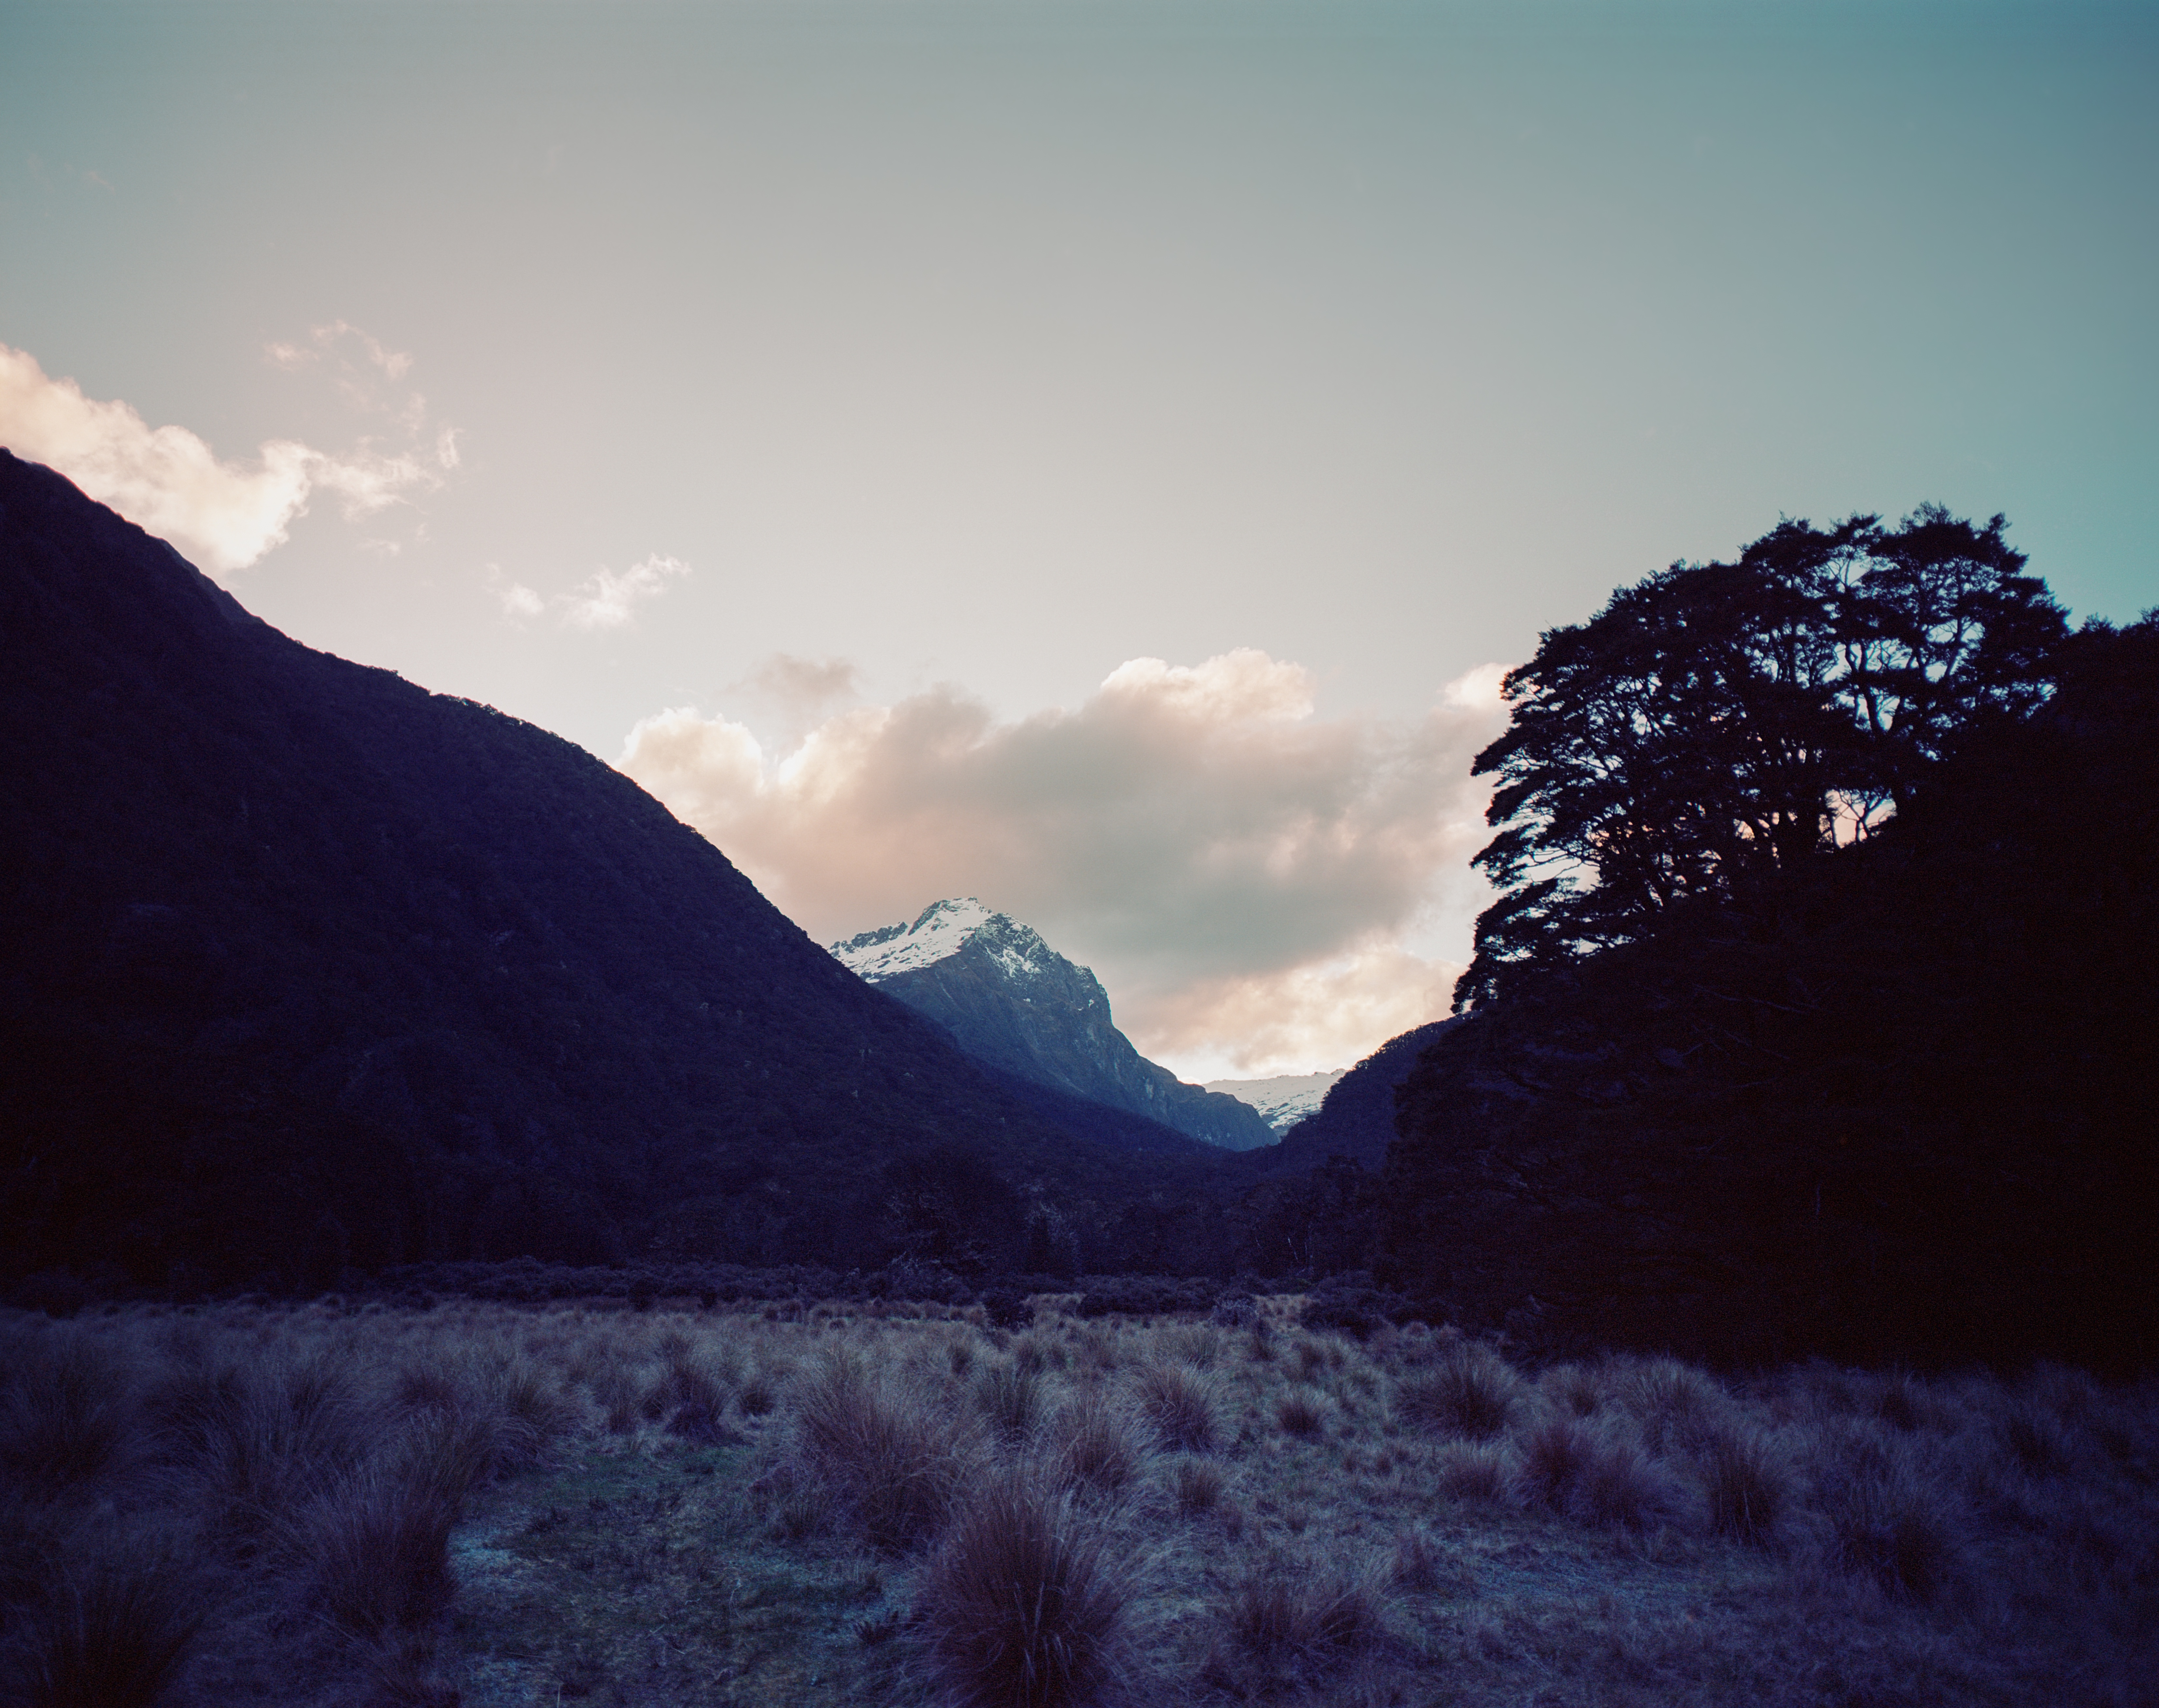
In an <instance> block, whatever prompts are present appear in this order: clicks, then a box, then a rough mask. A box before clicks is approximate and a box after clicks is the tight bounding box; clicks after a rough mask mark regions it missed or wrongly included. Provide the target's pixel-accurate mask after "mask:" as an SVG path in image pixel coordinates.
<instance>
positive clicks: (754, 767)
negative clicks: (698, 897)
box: [618, 650, 1504, 1074]
mask: <svg viewBox="0 0 2159 1708" xmlns="http://www.w3.org/2000/svg"><path fill="white" fill-rule="evenodd" d="M1483 679H1484V673H1483V672H1478V673H1473V677H1472V678H1465V679H1463V682H1462V683H1461V684H1457V685H1456V686H1455V687H1454V688H1453V690H1452V691H1448V692H1444V693H1442V695H1441V696H1439V700H1438V701H1437V704H1436V705H1435V706H1434V707H1433V709H1432V711H1431V712H1428V713H1427V714H1426V716H1424V717H1421V718H1417V719H1412V720H1406V721H1390V720H1384V719H1380V718H1375V717H1320V716H1318V715H1317V713H1316V711H1315V707H1314V696H1313V684H1312V677H1311V675H1310V674H1309V672H1307V671H1306V670H1304V669H1303V668H1302V667H1301V666H1299V665H1295V664H1292V663H1288V662H1286V661H1282V660H1276V659H1272V658H1270V657H1269V656H1267V655H1266V654H1264V653H1261V652H1256V651H1250V650H1239V651H1235V652H1231V653H1228V654H1225V655H1222V656H1220V657H1218V658H1214V659H1209V660H1207V661H1206V662H1205V663H1204V664H1202V665H1196V666H1172V665H1168V664H1166V663H1164V662H1163V661H1162V660H1158V659H1136V660H1132V661H1131V662H1130V663H1128V664H1126V665H1121V666H1120V667H1119V668H1118V669H1117V670H1115V671H1113V672H1112V673H1111V675H1110V676H1109V677H1108V679H1107V680H1105V681H1104V682H1103V684H1102V686H1101V687H1100V689H1099V690H1098V691H1096V692H1095V694H1094V695H1092V696H1090V697H1089V699H1088V700H1087V701H1085V703H1084V704H1083V705H1081V706H1080V708H1079V709H1078V710H1077V711H1073V712H1064V711H1048V712H1039V713H1037V714H1036V715H1034V716H1033V717H1027V718H1023V719H1021V720H1019V721H1017V722H1007V723H1000V722H997V721H996V720H994V719H993V718H992V717H991V715H990V713H989V712H988V710H987V709H986V707H984V706H981V704H980V703H979V702H977V701H974V700H971V699H970V698H968V697H967V696H965V695H963V694H961V693H960V692H959V691H956V690H955V689H951V688H938V689H933V690H931V691H928V692H926V693H922V694H918V695H915V696H911V697H910V698H908V699H906V700H903V701H900V702H899V703H898V704H897V705H893V706H855V707H853V708H852V709H848V710H845V711H841V712H836V713H835V714H833V715H831V716H830V717H826V719H825V721H824V722H821V723H820V724H818V725H817V726H816V727H815V728H814V729H812V730H811V731H810V733H809V735H808V736H807V737H806V738H804V739H803V740H802V741H801V743H800V745H799V746H797V747H795V748H794V749H793V751H792V752H791V753H788V754H787V755H785V757H784V758H780V757H778V756H776V755H774V754H769V753H766V752H765V751H764V748H763V747H762V746H761V745H760V744H759V743H758V740H757V738H756V737H755V736H754V735H753V733H752V732H750V730H749V729H748V727H745V726H744V725H743V724H741V723H738V722H732V721H730V720H728V719H727V718H725V717H703V716H702V715H701V714H700V713H699V712H696V710H695V709H693V708H689V707H683V708H678V709H676V710H674V711H670V712H661V713H660V714H658V715H657V716H655V717H649V718H646V719H645V720H644V721H642V722H639V724H638V725H637V727H635V728H634V730H632V731H631V732H630V734H629V739H628V741H627V743H626V744H625V746H624V751H623V754H622V757H621V758H620V760H619V762H618V763H619V765H620V766H621V769H623V770H624V771H625V772H627V773H628V774H629V775H631V776H632V777H634V778H635V779H637V780H638V781H639V783H641V784H644V785H645V787H646V788H647V789H650V790H651V791H652V792H653V793H654V794H656V795H657V796H659V798H660V800H663V801H665V803H666V804H667V805H669V806H670V808H671V809H672V810H674V811H675V812H676V815H678V816H679V817H681V818H682V819H684V820H686V822H688V823H690V824H692V825H694V826H696V827H697V828H698V829H699V830H701V831H703V832H704V833H705V834H706V835H707V836H709V837H711V838H712V841H715V842H716V843H717V844H718V845H719V846H721V847H722V849H724V850H725V851H727V854H728V856H729V857H731V858H733V860H734V861H735V862H737V863H738V865H740V866H741V867H743V869H744V870H745V871H746V872H748V873H749V875H750V876H751V877H753V878H754V879H755V880H756V881H757V882H758V884H759V886H760V887H761V888H764V891H765V893H767V894H768V895H769V896H770V897H771V898H773V900H774V901H775V902H776V903H778V904H779V906H780V907H781V908H784V910H785V911H786V912H788V913H789V914H790V915H792V916H793V917H794V918H795V919H797V920H799V921H800V923H801V924H803V926H804V927H805V929H808V930H809V931H810V933H811V934H813V935H815V936H816V937H818V938H820V939H823V940H826V941H830V940H831V939H835V938H837V937H840V936H842V935H846V934H852V932H855V931H858V930H862V929H865V928H867V927H869V926H872V925H881V924H889V923H890V922H892V921H893V920H895V919H903V918H912V917H913V916H914V914H916V913H917V912H919V910H920V909H921V908H922V907H923V906H924V904H925V903H928V902H930V901H933V900H935V899H936V898H939V897H942V896H951V895H979V896H981V898H983V900H985V901H986V902H988V903H990V904H991V906H993V907H997V908H1002V909H1003V910H1005V911H1006V912H1008V913H1010V914H1014V915H1015V916H1016V917H1017V918H1019V919H1024V920H1026V921H1027V922H1028V923H1029V924H1033V925H1034V926H1035V927H1037V928H1038V929H1040V930H1041V931H1042V932H1043V934H1044V935H1045V936H1046V937H1048V939H1049V940H1050V941H1051V942H1052V943H1053V944H1054V945H1057V946H1058V947H1059V948H1060V949H1062V950H1064V951H1065V952H1066V953H1068V954H1069V955H1073V956H1074V958H1075V959H1078V960H1083V961H1087V962H1089V963H1090V964H1091V965H1094V967H1095V970H1096V971H1097V972H1098V973H1100V975H1101V976H1102V978H1103V981H1104V982H1105V984H1106V985H1107V986H1109V988H1110V991H1111V995H1112V997H1113V999H1114V1000H1115V1002H1116V1005H1117V1015H1118V1020H1119V1023H1120V1024H1121V1025H1122V1026H1123V1027H1125V1029H1126V1031H1127V1032H1129V1033H1131V1035H1132V1037H1133V1039H1134V1041H1135V1042H1136V1043H1138V1044H1139V1045H1140V1047H1141V1048H1142V1049H1143V1050H1147V1051H1148V1052H1150V1053H1156V1054H1157V1058H1159V1059H1166V1060H1168V1061H1169V1062H1170V1064H1172V1065H1173V1066H1178V1065H1183V1064H1193V1065H1197V1064H1203V1063H1204V1064H1209V1065H1213V1064H1226V1065H1228V1066H1231V1067H1234V1068H1235V1069H1237V1070H1238V1071H1239V1072H1241V1073H1245V1074H1264V1073H1269V1072H1275V1071H1288V1070H1292V1069H1312V1068H1319V1067H1337V1066H1341V1065H1343V1064H1344V1063H1345V1062H1346V1061H1350V1060H1354V1059H1355V1058H1357V1057H1358V1056H1359V1055H1361V1054H1363V1053H1365V1052H1367V1051H1369V1049H1371V1048H1375V1047H1376V1046H1377V1045H1378V1044H1379V1043H1383V1042H1384V1041H1385V1039H1386V1038H1389V1037H1391V1036H1393V1035H1394V1034H1395V1033H1398V1032H1401V1031H1402V1030H1404V1029H1406V1027H1409V1026H1412V1025H1416V1024H1417V1023H1419V1022H1421V1021H1423V1020H1426V1019H1432V1018H1435V1017H1437V1016H1438V1015H1439V1014H1442V1013H1443V1012H1446V999H1447V988H1448V986H1450V985H1451V983H1452V976H1453V974H1454V972H1455V971H1456V969H1455V968H1453V967H1452V966H1448V965H1444V964H1442V963H1441V962H1437V961H1433V960H1426V959H1424V958H1422V957H1421V956H1419V955H1416V954H1414V953H1412V952H1411V950H1409V949H1407V948H1406V947H1405V946H1404V945H1405V943H1406V940H1408V939H1410V938H1411V936H1412V935H1413V934H1422V935H1421V936H1420V938H1419V940H1422V936H1428V935H1429V934H1430V933H1431V932H1432V929H1434V928H1435V926H1436V925H1437V927H1438V929H1440V930H1441V933H1442V935H1444V934H1446V932H1447V930H1448V929H1453V930H1454V931H1455V933H1456V934H1458V935H1460V936H1461V938H1462V939H1463V946H1464V948H1465V949H1466V945H1467V941H1468V935H1467V923H1468V919H1470V918H1471V917H1473V914H1474V912H1475V910H1476V907H1477V905H1478V902H1479V901H1480V899H1481V898H1482V895H1483V892H1482V888H1481V885H1480V884H1479V883H1478V881H1477V880H1475V879H1474V878H1473V876H1472V875H1471V874H1470V872H1468V865H1467V862H1468V858H1469V857H1470V855H1471V854H1473V852H1474V851H1476V849H1477V848H1478V846H1481V844H1482V841H1483V836H1484V835H1485V834H1486V832H1485V827H1484V825H1483V805H1484V802H1485V800H1486V798H1487V794H1488V790H1487V788H1486V786H1485V785H1484V784H1482V783H1481V782H1478V781H1475V780H1473V779H1471V777H1470V776H1469V764H1470V760H1471V758H1472V757H1473V755H1474V754H1475V753H1476V752H1477V750H1478V748H1479V747H1481V746H1482V745H1483V743H1485V742H1487V741H1489V739H1490V738H1491V737H1492V736H1493V735H1494V733H1496V732H1497V731H1498V729H1499V727H1500V726H1501V724H1502V723H1503V722H1504V712H1502V711H1501V710H1500V708H1499V707H1498V706H1497V705H1496V704H1495V703H1491V701H1490V697H1489V695H1487V694H1486V693H1484V692H1483V691H1480V689H1479V688H1478V686H1477V684H1478V681H1481V680H1483Z"/></svg>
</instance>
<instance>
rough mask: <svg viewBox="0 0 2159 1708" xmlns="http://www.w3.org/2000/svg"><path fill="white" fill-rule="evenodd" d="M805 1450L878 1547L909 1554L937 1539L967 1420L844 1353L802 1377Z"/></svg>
mask: <svg viewBox="0 0 2159 1708" xmlns="http://www.w3.org/2000/svg"><path fill="white" fill-rule="evenodd" d="M795 1420H796V1424H797V1426H798V1428H799V1429H800V1433H801V1444H802V1450H803V1452H804V1455H805V1457H806V1458H807V1459H808V1461H809V1462H810V1464H811V1465H812V1466H814V1467H815V1468H816V1469H817V1470H818V1471H820V1472H821V1473H823V1474H824V1476H825V1477H826V1478H827V1480H828V1481H829V1482H830V1483H831V1485H832V1487H833V1488H834V1490H835V1491H836V1494H837V1496H838V1498H839V1500H840V1502H841V1504H842V1505H843V1506H845V1507H846V1508H847V1509H848V1510H849V1512H850V1513H851V1514H852V1517H853V1520H854V1523H855V1524H856V1525H857V1528H858V1529H860V1531H861V1533H862V1535H863V1536H864V1538H866V1539H867V1540H868V1542H869V1543H870V1545H872V1547H875V1548H877V1549H878V1550H882V1551H883V1552H886V1553H889V1554H903V1553H905V1552H907V1551H908V1550H910V1549H913V1548H917V1547H919V1546H921V1545H923V1544H924V1543H925V1542H928V1541H929V1540H932V1539H934V1538H935V1535H936V1534H937V1532H938V1531H939V1530H940V1529H941V1528H942V1527H943V1525H944V1523H945V1519H946V1518H947V1517H948V1516H950V1513H951V1510H952V1507H953V1504H954V1503H955V1500H956V1499H957V1498H958V1497H959V1493H960V1487H961V1484H962V1483H963V1481H964V1479H965V1478H966V1472H967V1468H968V1456H967V1452H966V1448H967V1445H968V1444H967V1441H966V1426H965V1423H964V1422H963V1421H962V1420H961V1418H960V1416H958V1415H957V1413H956V1411H955V1409H954V1408H953V1407H951V1406H950V1405H947V1404H946V1403H945V1401H944V1400H943V1398H942V1396H940V1395H937V1394H935V1392H934V1391H933V1390H930V1389H929V1388H928V1387H927V1386H926V1385H923V1384H921V1383H920V1382H918V1381H910V1380H908V1379H892V1378H888V1377H885V1376H883V1375H882V1374H879V1373H878V1372H876V1371H874V1370H872V1369H870V1368H869V1367H868V1366H867V1365H866V1364H863V1363H862V1362H861V1361H860V1360H859V1359H855V1358H852V1357H851V1356H848V1355H846V1354H844V1353H841V1354H834V1355H833V1356H831V1357H829V1358H828V1359H826V1361H825V1362H824V1364H822V1365H821V1367H820V1368H819V1369H817V1370H816V1371H815V1373H813V1374H811V1375H810V1377H809V1378H807V1379H805V1381H804V1383H803V1384H802V1385H801V1387H800V1391H799V1393H798V1394H797V1395H796V1399H795Z"/></svg>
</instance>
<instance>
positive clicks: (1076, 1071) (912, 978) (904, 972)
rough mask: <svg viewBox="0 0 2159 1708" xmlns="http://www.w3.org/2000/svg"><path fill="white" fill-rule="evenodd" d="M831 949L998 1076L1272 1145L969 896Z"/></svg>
mask: <svg viewBox="0 0 2159 1708" xmlns="http://www.w3.org/2000/svg"><path fill="white" fill-rule="evenodd" d="M832 954H833V955H835V956H836V957H837V958H838V959H839V960H841V962H842V963H844V964H845V965H847V966H849V967H851V968H852V969H853V970H855V971H856V972H857V973H858V974H860V975H861V976H862V978H863V979H864V980H865V981H867V982H868V983H870V984H872V985H874V986H877V987H878V989H880V990H882V991H885V992H886V993H887V994H888V995H890V996H897V997H898V998H899V1000H900V1001H901V1002H904V1003H906V1004H907V1005H908V1006H909V1007H911V1008H913V1009H914V1010H916V1011H917V1012H919V1013H922V1014H925V1015H927V1016H929V1018H931V1019H932V1020H935V1021H936V1022H938V1023H939V1024H940V1025H942V1026H944V1027H945V1028H946V1029H947V1030H949V1031H950V1033H951V1034H952V1036H953V1037H954V1038H956V1039H957V1040H958V1041H959V1044H960V1048H961V1049H963V1050H965V1051H966V1053H968V1054H969V1055H971V1056H973V1057H975V1058H976V1059H977V1060H980V1061H982V1062H985V1063H987V1064H990V1065H991V1066H992V1067H994V1068H997V1069H1000V1070H1002V1072H1004V1073H1007V1074H1013V1075H1015V1076H1017V1078H1019V1079H1024V1080H1028V1081H1032V1082H1033V1083H1034V1084H1040V1085H1044V1086H1048V1087H1050V1088H1052V1089H1055V1090H1057V1091H1059V1092H1062V1093H1064V1094H1066V1095H1070V1096H1074V1097H1082V1098H1086V1099H1090V1100H1092V1101H1094V1102H1096V1103H1100V1104H1105V1105H1109V1106H1110V1107H1111V1108H1112V1109H1117V1110H1126V1111H1127V1112H1129V1113H1131V1114H1133V1115H1141V1116H1144V1117H1145V1118H1146V1119H1147V1120H1149V1121H1157V1122H1160V1123H1161V1124H1162V1125H1163V1126H1168V1127H1172V1128H1174V1129H1175V1130H1176V1131H1178V1132H1182V1133H1185V1134H1188V1135H1189V1136H1192V1137H1193V1138H1196V1139H1200V1140H1204V1141H1206V1142H1207V1143H1208V1144H1209V1145H1214V1146H1221V1147H1223V1148H1224V1149H1228V1150H1234V1151H1243V1150H1250V1149H1254V1148H1256V1147H1257V1146H1261V1145H1267V1144H1271V1143H1272V1142H1273V1141H1274V1136H1275V1135H1274V1132H1273V1131H1272V1129H1271V1128H1270V1127H1269V1126H1268V1125H1267V1122H1266V1119H1265V1118H1264V1117H1263V1116H1262V1115H1261V1114H1260V1112H1259V1111H1258V1110H1256V1109H1254V1108H1252V1107H1251V1105H1249V1104H1246V1103H1242V1102H1240V1101H1239V1100H1237V1099H1235V1098H1234V1097H1227V1096H1224V1095H1220V1094H1219V1093H1216V1092H1210V1091H1206V1090H1203V1089H1201V1088H1200V1087H1199V1086H1197V1085H1188V1084H1185V1083H1184V1082H1183V1081H1182V1080H1180V1079H1178V1077H1177V1075H1176V1074H1173V1073H1171V1072H1170V1071H1169V1069H1167V1068H1164V1067H1160V1066H1158V1065H1157V1064H1155V1063H1153V1062H1150V1061H1148V1060H1147V1058H1145V1057H1144V1056H1142V1055H1141V1054H1140V1053H1139V1052H1138V1051H1137V1050H1136V1049H1135V1048H1133V1047H1132V1044H1131V1040H1130V1039H1129V1038H1126V1036H1125V1035H1124V1033H1121V1032H1120V1031H1118V1030H1117V1028H1116V1025H1115V1024H1114V1023H1113V1022H1111V1017H1110V998H1109V996H1108V993H1107V992H1105V991H1104V990H1103V988H1102V984H1101V981H1100V980H1099V979H1097V978H1096V977H1095V975H1094V974H1093V973H1092V972H1090V971H1089V970H1087V969H1086V968H1085V967H1084V966H1078V965H1074V963H1073V962H1071V961H1069V960H1066V959H1065V958H1064V956H1063V955H1059V953H1058V952H1057V951H1056V950H1054V949H1052V948H1051V947H1050V946H1049V945H1048V944H1046V943H1044V942H1043V940H1042V938H1041V936H1040V935H1039V934H1038V933H1036V932H1035V931H1033V929H1030V928H1029V927H1028V926H1026V925H1023V924H1020V923H1019V922H1018V921H1017V920H1016V919H1011V918H1009V917H1008V916H1007V915H1006V914H999V913H993V912H992V911H991V909H989V908H986V907H985V906H983V905H982V903H981V902H979V901H976V900H975V899H973V898H960V899H953V900H948V901H941V902H933V903H931V904H930V905H929V907H927V908H924V909H923V911H922V914H921V916H920V917H919V919H916V920H915V921H914V923H913V924H907V923H906V922H904V921H903V922H902V923H900V924H897V925H887V926H884V927H883V928H882V929H878V930H875V931H865V932H863V933H862V934H861V935H860V936H858V937H851V938H849V939H847V941H845V942H844V943H836V944H834V945H832Z"/></svg>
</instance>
